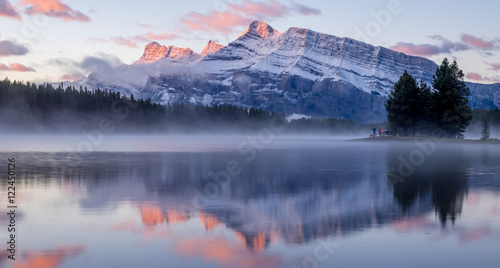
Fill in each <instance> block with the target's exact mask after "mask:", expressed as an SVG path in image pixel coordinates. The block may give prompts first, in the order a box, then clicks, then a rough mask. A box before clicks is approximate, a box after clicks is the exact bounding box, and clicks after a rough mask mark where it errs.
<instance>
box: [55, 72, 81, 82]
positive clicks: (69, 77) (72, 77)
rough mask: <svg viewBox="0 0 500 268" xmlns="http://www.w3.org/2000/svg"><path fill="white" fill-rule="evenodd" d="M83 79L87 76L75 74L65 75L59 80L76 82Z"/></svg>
mask: <svg viewBox="0 0 500 268" xmlns="http://www.w3.org/2000/svg"><path fill="white" fill-rule="evenodd" d="M83 78H85V75H83V74H81V73H74V74H65V75H63V76H61V77H60V78H59V80H61V81H70V82H74V81H78V80H81V79H83Z"/></svg>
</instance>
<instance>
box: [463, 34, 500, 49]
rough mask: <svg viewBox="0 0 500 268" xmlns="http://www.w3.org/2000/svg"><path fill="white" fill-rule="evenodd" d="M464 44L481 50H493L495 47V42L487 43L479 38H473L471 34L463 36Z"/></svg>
mask: <svg viewBox="0 0 500 268" xmlns="http://www.w3.org/2000/svg"><path fill="white" fill-rule="evenodd" d="M461 40H462V42H464V43H465V44H466V45H468V46H470V47H474V48H479V49H492V48H494V47H495V44H494V43H493V42H489V41H485V40H484V39H481V38H479V37H475V36H472V35H470V34H462V37H461Z"/></svg>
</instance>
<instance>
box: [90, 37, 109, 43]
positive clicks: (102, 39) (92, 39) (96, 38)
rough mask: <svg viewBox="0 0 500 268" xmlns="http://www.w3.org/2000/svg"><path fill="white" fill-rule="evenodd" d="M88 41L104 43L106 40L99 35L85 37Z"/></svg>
mask: <svg viewBox="0 0 500 268" xmlns="http://www.w3.org/2000/svg"><path fill="white" fill-rule="evenodd" d="M87 40H88V41H91V42H95V43H106V42H108V40H106V39H104V38H99V37H90V38H87Z"/></svg>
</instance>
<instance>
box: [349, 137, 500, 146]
mask: <svg viewBox="0 0 500 268" xmlns="http://www.w3.org/2000/svg"><path fill="white" fill-rule="evenodd" d="M347 141H365V142H384V141H385V142H387V141H394V142H417V141H420V142H436V143H458V144H500V139H489V140H484V141H482V140H471V139H463V140H459V139H446V138H432V137H399V136H396V137H375V138H371V137H368V138H362V139H352V140H347Z"/></svg>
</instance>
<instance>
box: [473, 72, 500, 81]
mask: <svg viewBox="0 0 500 268" xmlns="http://www.w3.org/2000/svg"><path fill="white" fill-rule="evenodd" d="M465 78H467V79H469V80H474V81H477V82H487V83H500V77H499V76H495V77H487V76H482V75H480V74H478V73H467V74H466V75H465Z"/></svg>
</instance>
